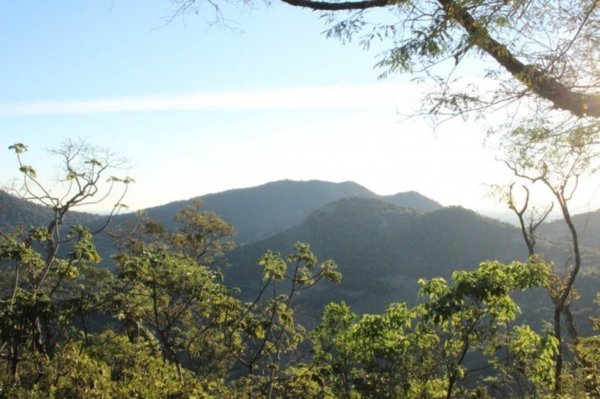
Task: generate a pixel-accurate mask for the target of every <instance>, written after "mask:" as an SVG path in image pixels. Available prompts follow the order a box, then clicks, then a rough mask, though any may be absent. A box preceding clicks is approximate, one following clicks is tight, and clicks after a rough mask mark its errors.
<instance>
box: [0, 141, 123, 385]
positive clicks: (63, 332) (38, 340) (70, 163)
mask: <svg viewBox="0 0 600 399" xmlns="http://www.w3.org/2000/svg"><path fill="white" fill-rule="evenodd" d="M9 149H11V150H13V151H14V152H15V154H16V156H17V162H18V164H19V170H20V172H21V173H22V176H23V180H22V186H21V188H20V190H18V192H19V193H20V194H21V197H22V198H24V199H26V200H31V201H35V202H37V203H40V204H42V205H44V206H46V207H48V208H49V209H50V210H51V215H52V219H51V220H50V222H49V223H48V225H47V227H41V228H40V227H30V228H29V229H27V230H24V231H15V232H13V233H8V232H2V231H0V270H1V271H2V280H1V285H0V357H1V358H2V360H4V361H5V362H6V363H7V368H8V369H9V370H10V375H11V376H12V378H13V379H14V381H19V365H20V364H21V363H22V362H29V363H30V364H34V365H35V366H36V367H35V368H36V369H37V370H38V373H39V374H40V375H41V374H43V371H42V370H41V369H40V367H41V366H40V365H41V364H42V363H40V362H42V361H43V359H44V358H47V357H49V358H52V357H53V356H54V352H55V348H56V345H57V344H58V343H59V342H60V341H61V340H64V339H65V336H67V337H68V335H69V333H70V331H69V327H70V325H71V322H72V321H73V319H74V317H76V315H78V314H80V315H81V314H82V312H84V311H85V309H86V307H87V305H86V304H85V303H84V302H83V301H82V300H83V299H89V300H90V301H93V300H94V295H88V294H89V290H88V289H87V288H86V286H85V283H86V275H87V274H88V272H91V273H93V270H94V266H95V265H96V264H98V263H99V262H100V256H99V254H98V253H97V251H96V249H95V247H94V245H93V243H92V237H93V236H94V235H95V234H97V233H99V232H100V231H102V230H103V229H104V228H105V227H106V226H107V224H108V223H109V221H110V219H111V218H112V216H113V215H114V214H115V213H117V212H118V211H119V209H121V207H122V206H123V204H122V203H121V200H122V199H123V197H124V196H125V194H126V192H127V186H128V184H129V183H131V182H132V179H130V178H126V179H119V178H117V177H110V178H109V179H108V186H106V187H103V186H102V181H101V179H102V178H105V175H106V173H108V172H109V171H110V170H111V169H113V168H115V167H117V166H119V165H120V164H121V160H119V159H117V158H115V156H114V154H112V153H110V152H108V151H99V150H98V149H94V148H92V147H90V146H88V145H86V144H85V143H73V142H67V143H64V144H63V145H62V146H60V147H58V148H57V149H55V150H52V151H51V153H52V154H54V155H57V156H59V157H60V158H61V159H62V162H63V168H64V170H63V172H64V175H63V176H64V182H65V183H66V185H67V189H66V191H65V192H63V193H61V194H59V195H55V194H53V193H52V192H51V191H50V190H49V189H47V188H46V187H44V185H43V184H42V183H41V182H40V180H39V179H38V177H37V173H36V171H35V169H34V168H33V167H32V166H30V165H27V164H24V163H23V154H24V153H25V152H26V151H27V146H26V145H24V144H22V143H17V144H15V145H12V146H10V147H9ZM121 183H122V184H123V185H122V191H121V193H120V195H119V199H118V201H117V202H116V203H115V204H114V206H113V208H112V212H111V213H110V215H109V216H108V217H107V218H106V219H105V221H104V223H103V224H102V225H101V226H100V227H99V228H98V229H96V230H95V231H90V230H89V228H87V227H84V226H81V225H73V226H71V227H70V228H68V229H67V228H65V227H64V226H63V224H64V223H65V220H66V216H67V213H69V212H70V211H71V210H72V209H74V208H76V207H78V206H82V205H85V204H90V203H97V202H98V201H101V200H103V199H106V198H107V197H108V196H109V194H110V193H111V192H112V190H113V188H114V187H116V186H117V185H118V184H121ZM102 190H104V191H102ZM98 197H99V198H98ZM100 276H101V274H96V277H100ZM73 282H76V284H73ZM98 284H100V283H99V282H98ZM92 286H93V285H92ZM88 304H89V303H88Z"/></svg>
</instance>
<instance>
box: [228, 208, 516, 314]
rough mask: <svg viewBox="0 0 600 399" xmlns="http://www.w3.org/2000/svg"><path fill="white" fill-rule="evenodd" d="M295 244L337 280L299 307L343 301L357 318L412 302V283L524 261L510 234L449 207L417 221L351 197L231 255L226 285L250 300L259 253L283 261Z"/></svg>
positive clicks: (411, 214)
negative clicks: (272, 253) (490, 262)
mask: <svg viewBox="0 0 600 399" xmlns="http://www.w3.org/2000/svg"><path fill="white" fill-rule="evenodd" d="M296 241H302V242H308V243H310V244H311V248H312V249H313V251H314V252H315V254H317V256H319V258H320V259H322V260H325V259H327V258H332V259H334V260H335V261H336V262H337V263H338V265H339V270H340V271H341V272H342V274H343V280H342V283H341V284H340V285H338V286H333V285H331V284H328V283H322V284H320V285H317V286H315V287H314V288H312V289H311V290H309V291H307V293H306V295H307V296H308V297H307V298H303V299H302V301H303V302H304V303H305V304H306V305H307V306H305V308H309V309H316V308H320V307H321V306H322V305H323V304H325V303H327V302H330V301H340V300H344V301H346V302H347V303H349V304H350V305H351V306H352V307H353V308H355V309H356V310H357V311H361V312H378V311H382V310H383V309H384V308H385V306H386V305H387V304H388V303H390V302H393V301H408V302H414V301H415V300H416V297H417V295H416V294H417V290H418V283H417V281H418V279H419V278H422V277H426V278H431V277H438V276H441V277H446V278H449V277H450V275H451V273H452V271H454V270H460V269H463V270H464V269H472V268H474V267H476V266H477V265H478V264H479V263H480V262H481V261H483V260H486V259H494V260H496V259H497V260H501V261H506V262H508V261H511V260H514V259H516V258H521V259H522V258H524V257H526V255H527V254H526V251H525V247H524V245H523V243H522V241H521V237H520V235H519V232H518V231H517V229H515V228H514V227H512V226H510V225H508V224H503V223H499V222H497V221H494V220H491V219H488V218H484V217H482V216H479V215H478V214H476V213H475V212H472V211H469V210H466V209H463V208H460V207H451V208H442V209H439V210H437V211H433V212H428V213H424V212H419V211H416V210H411V209H408V208H400V207H397V206H395V205H393V204H390V203H388V202H386V201H384V200H382V199H378V198H365V197H362V198H361V197H355V198H347V199H342V200H339V201H337V202H334V203H331V204H329V205H327V206H325V207H323V208H322V209H320V210H318V211H316V212H313V213H312V214H311V215H310V216H308V217H307V218H306V219H305V220H304V221H303V222H302V223H300V224H298V225H296V226H294V227H292V228H291V229H288V230H286V231H284V232H281V233H278V234H276V235H274V236H272V237H270V238H268V239H266V240H263V241H259V242H255V243H250V244H247V245H243V246H241V247H239V248H237V249H236V250H234V251H233V253H232V254H231V256H230V260H231V264H232V266H231V267H230V269H228V270H227V271H226V273H225V278H226V282H228V283H229V284H231V285H235V286H239V287H241V289H242V291H243V292H244V291H245V292H247V294H246V295H247V297H248V298H250V297H252V295H254V293H255V292H256V291H257V288H258V284H259V279H260V270H259V267H258V266H256V260H257V259H258V258H259V257H260V255H261V254H262V253H264V252H265V251H266V250H267V249H272V250H277V251H280V252H282V253H283V254H289V253H291V252H292V249H293V245H294V243H295V242H296ZM309 292H310V293H309ZM319 311H320V309H318V310H317V312H315V313H318V312H319Z"/></svg>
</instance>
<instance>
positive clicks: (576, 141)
mask: <svg viewBox="0 0 600 399" xmlns="http://www.w3.org/2000/svg"><path fill="white" fill-rule="evenodd" d="M280 2H281V3H285V5H287V6H290V7H296V8H302V9H308V10H311V11H317V12H319V13H321V16H322V18H323V20H324V22H325V24H326V26H327V27H326V31H325V32H324V33H325V35H326V36H327V37H332V38H337V39H339V40H341V41H342V42H343V43H348V42H350V41H352V40H354V41H355V42H358V43H359V45H360V46H362V47H363V48H365V49H370V48H372V47H374V48H376V49H377V50H378V51H379V55H378V60H377V64H376V68H378V69H379V71H380V72H381V77H388V76H390V75H391V74H394V73H399V72H400V73H407V74H410V76H411V77H412V78H414V81H417V82H421V83H425V84H426V87H427V89H425V90H423V96H422V98H421V99H420V108H419V109H417V110H415V111H414V112H411V111H409V110H404V109H403V110H401V111H402V112H407V113H408V112H410V113H411V116H424V117H426V118H428V119H429V120H431V121H432V122H433V124H434V125H438V124H439V123H442V122H444V121H446V120H448V119H452V118H457V117H459V118H463V120H468V119H470V118H472V119H474V120H476V121H480V122H482V123H483V125H484V128H485V130H487V131H488V133H489V135H488V137H489V138H490V141H491V142H494V143H495V144H497V147H498V151H497V154H496V156H497V157H498V159H499V160H501V161H502V163H503V164H504V166H506V170H507V171H508V173H509V174H510V181H509V182H507V183H506V184H502V185H500V186H498V187H495V194H496V196H497V197H498V198H500V200H501V202H502V203H503V204H504V205H505V206H507V208H508V209H509V210H510V211H511V212H512V213H513V214H514V217H515V220H516V223H517V227H515V226H510V225H507V224H503V223H500V222H498V221H494V220H490V219H487V218H484V217H481V216H480V215H478V214H476V213H474V212H472V211H469V210H466V209H463V208H460V207H448V208H446V207H443V206H441V205H440V204H439V203H437V202H435V201H433V200H431V199H429V198H426V197H423V196H421V195H420V194H418V193H415V192H408V193H399V194H398V195H393V196H378V195H375V194H374V193H372V192H369V190H367V189H365V188H364V187H362V186H360V185H358V184H355V183H352V182H346V183H340V184H337V185H333V184H329V183H326V182H317V181H313V182H310V184H304V183H300V182H291V181H284V182H273V183H269V184H266V185H264V186H261V187H256V188H254V189H250V190H242V189H240V190H232V191H229V192H225V193H219V194H213V195H207V196H205V197H203V198H194V199H191V200H189V201H180V202H176V203H171V204H167V205H165V206H161V207H156V208H150V209H148V210H146V211H143V212H137V213H135V214H133V213H131V214H125V213H124V208H125V206H124V202H123V200H124V199H125V198H126V197H127V191H128V187H129V186H130V185H131V184H132V183H134V180H133V179H132V178H130V177H119V176H115V175H113V173H117V174H118V172H119V170H120V169H119V168H118V167H119V166H120V161H119V159H115V158H114V157H113V154H112V153H111V152H110V151H99V150H98V149H96V148H92V147H90V146H88V145H87V144H86V143H83V142H65V143H63V144H62V145H59V146H58V147H57V148H54V149H52V150H51V153H52V154H54V155H57V156H58V159H60V162H61V169H60V172H59V174H60V178H59V179H57V180H59V182H58V183H60V184H59V185H60V188H59V189H58V190H55V189H54V188H51V187H47V186H46V185H45V184H44V181H45V180H43V179H40V178H38V173H37V172H38V171H37V170H36V169H35V167H34V166H33V165H30V164H29V163H28V160H27V149H28V148H27V146H26V145H25V144H23V143H16V144H14V145H11V146H10V147H9V150H11V151H12V152H13V153H14V155H15V156H16V158H15V162H16V166H17V169H18V171H19V172H20V175H19V176H20V177H21V178H22V180H19V181H20V182H22V184H21V185H18V186H16V187H15V191H14V192H13V193H10V194H9V193H5V192H0V367H2V373H0V398H47V397H49V398H130V397H137V398H269V399H271V398H290V399H291V398H298V399H299V398H347V399H350V398H352V399H358V398H372V399H379V398H411V399H412V398H423V399H430V398H432V399H437V398H440V399H441V398H446V399H450V398H465V399H466V398H532V399H533V398H599V397H600V333H599V330H600V317H599V316H598V306H600V295H599V293H598V287H599V286H600V285H599V283H600V245H599V241H598V234H597V233H598V231H600V223H599V215H600V214H599V211H596V212H593V213H587V214H583V215H573V213H572V203H573V199H574V198H575V197H577V194H579V192H578V189H579V188H580V184H581V182H582V181H583V180H584V179H585V178H588V179H590V180H593V178H594V176H597V175H596V173H597V171H598V170H600V164H599V160H600V156H599V155H600V151H599V148H598V144H599V143H600V140H599V139H598V138H599V137H600V124H598V118H600V85H599V84H598V77H599V76H600V70H599V69H598V68H599V66H600V46H599V42H598V37H600V8H599V7H598V6H599V2H598V1H597V0H580V1H576V2H567V1H558V0H556V1H541V0H524V1H522V0H514V1H505V0H424V1H419V2H414V1H407V0H397V1H390V0H348V1H342V0H281V1H280ZM280 2H270V1H267V2H266V3H267V5H268V4H271V3H280ZM168 3H169V4H171V5H174V6H175V11H174V15H172V16H171V18H170V19H169V21H172V20H173V19H174V18H177V17H180V16H184V15H189V14H198V15H207V14H213V15H214V21H213V23H217V24H221V26H228V22H229V20H228V17H227V15H226V12H227V11H228V10H232V9H234V8H235V7H249V8H253V7H254V6H255V5H256V4H257V2H253V1H246V0H244V1H235V0H233V1H229V2H218V1H213V0H171V1H168ZM7 9H8V7H7ZM207 10H208V12H207ZM27 11H30V10H27ZM36 11H38V10H36ZM60 11H63V10H60ZM136 11H137V10H136ZM140 11H141V10H140ZM42 15H43V16H44V18H46V14H42ZM54 17H56V16H54ZM76 18H77V19H78V22H79V23H80V24H79V25H77V27H78V29H84V28H85V25H86V24H88V23H89V24H91V22H89V20H87V19H85V18H81V16H77V17H76ZM48 20H51V21H52V24H54V25H59V24H57V23H54V20H52V18H51V16H48ZM38 21H39V22H40V23H41V22H42V21H41V20H38ZM277 22H279V23H280V25H283V24H287V23H288V21H287V20H281V21H277ZM14 25H20V23H17V24H14ZM32 27H35V28H37V26H36V25H32ZM267 29H274V28H273V27H272V26H268V27H267ZM32 30H33V29H32ZM273 33H274V34H273V35H272V36H276V35H277V32H275V31H274V32H273ZM119 34H120V32H119ZM294 34H295V35H294V37H293V39H291V40H289V42H285V43H283V44H281V48H284V47H285V48H286V49H288V48H293V43H294V42H295V41H298V37H300V38H302V36H301V34H298V33H297V32H294ZM69 35H70V36H74V35H73V32H72V31H71V32H69ZM70 36H69V38H70ZM62 38H63V39H65V40H60V41H65V42H68V40H66V38H67V36H66V35H65V36H64V37H62ZM119 38H120V37H119ZM129 39H131V38H129ZM292 40H293V41H294V42H293V41H292ZM133 41H137V39H135V38H134V39H133ZM156 42H157V43H158V42H159V41H158V40H156ZM173 42H174V41H171V44H172V43H173ZM7 43H8V41H7ZM114 44H115V45H116V44H118V43H114ZM86 45H87V43H86ZM140 47H143V46H140ZM90 49H91V50H89V49H88V50H89V52H90V53H91V52H95V51H96V50H95V48H92V47H90ZM19 50H20V49H19ZM69 50H70V49H69ZM52 51H53V50H52V49H51V50H50V51H49V53H50V54H51V57H52V58H57V59H58V58H59V57H55V55H54V54H53V53H52ZM311 51H312V49H311ZM128 52H129V50H128V49H124V48H123V49H121V48H119V51H115V54H119V58H121V57H125V55H126V54H127V53H128ZM40 53H41V51H40ZM247 54H251V55H252V57H255V58H260V60H261V62H263V64H264V66H266V65H267V64H278V63H280V62H281V61H282V60H281V59H282V58H285V57H284V56H279V55H278V56H277V57H273V58H268V57H264V58H263V57H262V53H261V52H260V51H257V50H256V49H251V51H249V52H248V53H243V52H241V51H240V53H239V54H238V53H236V54H234V55H233V57H229V56H230V54H221V55H223V56H225V55H226V56H228V57H224V58H226V59H227V60H228V62H229V63H230V64H235V66H238V62H239V59H240V58H242V57H243V56H247ZM63 55H64V53H63ZM257 55H258V56H257ZM36 57H38V54H37V53H36ZM113 57H116V56H115V55H113ZM159 57H160V55H157V57H156V58H155V59H152V60H151V62H148V63H157V64H158V63H159V62H158V61H159ZM204 58H205V59H206V58H210V57H204ZM31 60H35V62H37V61H38V58H31V59H30V62H29V63H23V64H16V65H18V66H25V65H26V66H27V67H28V66H29V64H33V63H35V62H33V61H31ZM62 61H63V60H62V59H61V60H60V62H59V63H57V64H60V67H61V73H64V74H67V73H66V72H64V71H66V70H67V69H64V67H65V66H66V65H67V64H68V61H67V62H62ZM336 61H337V60H336ZM203 62H204V60H203ZM293 62H294V61H292V62H291V63H293ZM340 62H342V61H340ZM183 63H184V62H182V64H183ZM7 64H8V63H7ZM93 64H94V63H93V62H90V63H89V64H86V63H81V65H76V68H74V69H89V70H92V69H96V68H95V67H96V65H93ZM116 64H117V63H116ZM315 64H316V63H315ZM92 66H93V67H92ZM198 66H199V65H198V64H196V65H193V66H191V67H189V69H193V70H195V68H197V67H198ZM277 66H278V68H280V69H286V68H288V67H290V65H284V64H282V65H279V64H278V65H277ZM178 67H180V65H178ZM185 67H186V68H187V67H188V66H185ZM321 67H322V64H321V63H318V65H317V69H319V68H321ZM17 69H19V68H17ZM23 69H24V70H25V69H26V68H24V67H23ZM98 69H102V68H101V67H100V68H98ZM117 69H118V68H115V69H111V70H112V71H113V72H115V73H116V72H117ZM124 69H126V68H124ZM184 69H185V68H183V67H181V68H178V69H177V70H168V69H165V70H164V72H161V74H163V75H169V74H172V75H177V74H179V73H183V72H184ZM290 69H291V68H290ZM141 70H142V69H140V70H131V71H130V70H127V75H128V76H131V75H143V73H141ZM161 71H162V69H161ZM217 72H218V71H217ZM304 72H305V71H304V70H303V67H300V68H299V69H296V70H293V71H292V72H291V73H290V75H289V76H292V75H296V76H299V75H302V74H303V73H304ZM319 72H321V71H320V70H319ZM19 73H21V70H20V69H19ZM251 73H252V72H251V70H247V69H246V68H245V67H244V66H243V65H242V66H240V67H239V69H238V70H237V74H238V75H239V76H242V77H243V78H244V79H246V78H247V76H248V75H250V74H251ZM214 75H215V76H212V75H211V76H209V77H208V79H213V78H215V77H216V75H217V73H215V74H214ZM96 77H97V75H89V76H88V75H86V80H87V81H91V80H95V79H97V78H96ZM27 78H33V74H32V73H30V74H28V75H27ZM55 78H56V76H52V75H46V74H43V79H44V80H46V81H53V82H54V80H56V79H55ZM140 79H141V78H140ZM9 80H10V77H9V78H8V79H5V83H7V82H8V81H9ZM112 80H113V79H112V76H108V77H106V78H105V81H102V82H100V84H102V85H103V86H107V87H108V86H110V85H109V84H108V83H109V81H110V83H111V84H112V83H113V82H112ZM57 81H59V80H57ZM32 82H38V83H39V82H41V80H37V81H36V80H35V79H32ZM28 83H29V82H28ZM186 83H187V82H186ZM29 84H30V85H31V86H35V85H36V83H29ZM118 85H119V83H118V82H117V83H115V86H118ZM51 87H52V86H51ZM53 87H55V88H56V87H59V84H57V86H53ZM21 89H22V87H20V88H19V89H17V90H15V91H18V92H20V90H21ZM62 89H63V87H60V90H61V91H62ZM103 89H104V87H103ZM57 90H58V89H57ZM65 91H66V92H67V93H68V92H69V91H68V90H65ZM102 93H103V95H106V93H107V92H106V91H102ZM47 96H48V93H44V95H43V96H41V98H43V99H46V98H47ZM406 96H407V97H410V93H407V94H406ZM15 98H17V99H18V100H19V101H22V100H23V98H28V97H27V96H24V97H21V96H20V95H18V96H16V97H15ZM250 98H253V97H250ZM36 101H39V99H36ZM367 101H370V100H367ZM143 102H146V101H143ZM167 102H168V103H169V104H167V107H172V106H174V105H173V104H172V103H173V102H177V101H167ZM105 103H106V102H105V101H100V105H102V104H104V105H106V104H105ZM32 104H33V108H44V107H43V105H44V104H45V103H44V102H37V103H36V102H35V101H34V102H32ZM49 104H50V105H52V104H53V103H52V102H50V103H49ZM77 104H79V105H80V106H81V105H83V106H84V107H82V108H86V107H85V106H90V104H91V105H92V107H91V108H94V107H96V108H98V103H94V102H92V103H90V104H88V103H86V102H84V103H83V104H81V103H77ZM30 105H31V104H30ZM221 105H222V104H221ZM243 105H244V107H242V108H244V109H245V110H247V109H253V108H252V107H250V108H246V106H247V104H243ZM276 105H278V106H279V105H281V104H276ZM369 105H370V104H369ZM283 106H284V108H285V104H283ZM53 108H54V107H53V106H50V107H49V109H46V112H49V113H50V114H51V113H52V112H53ZM74 108H78V107H74ZM99 108H102V107H99ZM126 108H127V107H126ZM133 108H134V109H135V107H133ZM217 108H218V107H217ZM275 108H277V107H275ZM334 108H335V107H334ZM4 109H5V112H7V115H18V114H19V113H20V112H22V110H23V108H20V107H19V106H16V107H11V106H10V105H9V106H7V107H4ZM219 109H220V108H219ZM6 110H7V111H6ZM119 110H123V108H119ZM42 111H43V110H42ZM75 111H76V113H77V112H81V110H80V109H75ZM96 111H98V110H96ZM104 111H105V112H110V111H111V108H110V107H108V108H106V109H104ZM113 111H114V109H113ZM34 112H40V111H39V110H38V111H35V110H34ZM24 115H25V116H27V115H28V114H27V113H25V114H24ZM149 120H150V119H149ZM46 121H48V119H47V120H46ZM150 123H152V122H148V124H150ZM39 126H42V124H40V125H37V127H39ZM173 126H177V125H176V124H175V123H171V124H169V129H173ZM377 126H378V125H377V124H376V123H373V124H372V126H369V128H370V129H369V130H367V131H365V132H363V133H362V134H364V135H365V136H368V135H370V134H372V130H376V129H377ZM29 129H31V127H29ZM162 137H164V139H165V140H167V139H170V136H169V133H168V132H166V131H165V132H163V136H162ZM144 139H145V140H148V141H149V140H151V139H152V138H151V135H148V138H146V137H144ZM31 144H33V143H31ZM184 144H185V143H184ZM137 145H138V146H140V147H141V144H137ZM307 148H308V147H307ZM337 150H338V149H337V148H333V149H332V150H331V152H332V153H335V151H337ZM415 151H417V150H416V149H415ZM224 152H225V151H224ZM227 154H229V152H227ZM357 154H360V155H362V154H361V153H360V152H357ZM219 155H221V156H222V158H219V162H218V163H215V165H211V167H214V168H218V167H220V166H221V163H224V162H229V158H227V157H226V156H225V154H219ZM286 155H289V156H290V157H291V158H294V160H295V161H298V162H299V163H300V161H301V160H302V158H303V154H302V153H301V152H297V153H296V152H293V151H290V153H289V154H286ZM268 156H269V155H266V156H265V157H268ZM357 156H359V155H357ZM464 156H465V157H467V156H468V154H465V155H464ZM437 161H438V160H437V159H432V160H431V163H432V164H436V167H437V168H442V167H443V164H438V162H437ZM478 166H479V165H476V164H474V165H472V167H474V168H477V167H478ZM244 167H246V168H249V167H250V166H248V165H244ZM273 167H277V166H273ZM185 169H186V171H184V172H185V173H188V171H187V168H185ZM240 169H241V168H240ZM465 172H466V171H465ZM178 173H181V172H178ZM454 189H455V190H461V187H460V185H457V186H456V187H454ZM540 192H543V194H542V195H540V196H538V195H539V193H540ZM13 194H14V195H13ZM114 195H116V196H117V200H116V201H114V203H113V204H111V205H108V206H112V210H111V211H110V213H109V214H107V215H103V216H100V215H91V214H87V213H83V212H77V210H79V209H81V208H80V207H82V206H85V205H89V204H98V203H102V202H103V201H106V200H107V198H111V201H112V198H113V196H114ZM540 198H542V199H541V200H540ZM548 198H550V199H551V200H550V201H548V202H549V204H548V206H547V207H540V203H541V202H543V201H544V199H548ZM540 201H541V202H540ZM553 212H554V213H555V214H557V215H558V216H559V218H558V220H555V221H552V222H550V221H549V217H550V215H552V214H553Z"/></svg>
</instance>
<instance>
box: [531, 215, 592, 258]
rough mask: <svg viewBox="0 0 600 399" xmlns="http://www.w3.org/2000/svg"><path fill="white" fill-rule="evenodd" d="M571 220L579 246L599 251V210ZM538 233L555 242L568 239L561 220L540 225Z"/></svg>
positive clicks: (567, 233) (566, 230)
mask: <svg viewBox="0 0 600 399" xmlns="http://www.w3.org/2000/svg"><path fill="white" fill-rule="evenodd" d="M572 220H573V223H574V224H575V227H576V229H577V235H578V237H579V241H580V242H581V244H582V245H585V246H587V247H590V248H596V249H598V250H600V209H598V210H596V211H594V212H587V213H581V214H579V215H575V216H573V217H572ZM539 231H540V233H541V234H544V235H547V236H549V237H552V238H554V239H557V240H565V239H568V237H569V230H568V229H567V226H566V225H565V222H564V221H563V220H562V219H559V220H555V221H553V222H549V223H544V224H542V225H541V226H540V229H539Z"/></svg>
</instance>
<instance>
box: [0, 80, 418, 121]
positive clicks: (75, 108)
mask: <svg viewBox="0 0 600 399" xmlns="http://www.w3.org/2000/svg"><path fill="white" fill-rule="evenodd" d="M415 89H416V88H415V87H414V86H409V85H397V84H396V85H394V84H390V83H389V82H388V83H387V84H385V83H380V84H372V85H356V86H344V85H335V86H314V87H296V88H293V87H292V88H281V89H269V90H254V91H250V90H249V91H237V92H236V91H230V92H204V93H195V94H189V95H181V96H155V97H131V98H113V99H103V100H81V101H45V102H27V103H13V104H6V103H5V104H2V103H0V117H15V116H35V115H71V114H93V113H106V112H140V111H171V110H222V111H235V110H286V109H287V110H289V109H380V108H390V107H394V106H396V105H398V102H401V103H404V104H406V102H407V101H408V100H409V99H410V98H411V97H412V98H415V96H414V95H415V94H416V91H415ZM408 92H412V94H413V95H412V96H410V95H409V96H407V94H409V93H408Z"/></svg>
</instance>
